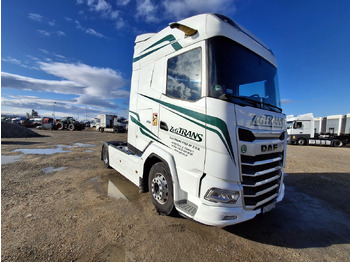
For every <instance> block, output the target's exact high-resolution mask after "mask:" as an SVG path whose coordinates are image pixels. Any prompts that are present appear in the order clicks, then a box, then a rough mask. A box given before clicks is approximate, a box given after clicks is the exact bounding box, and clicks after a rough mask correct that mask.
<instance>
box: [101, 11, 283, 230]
mask: <svg viewBox="0 0 350 262" xmlns="http://www.w3.org/2000/svg"><path fill="white" fill-rule="evenodd" d="M286 138H287V135H286V125H285V115H284V114H283V113H282V109H281V108H280V98H279V88H278V83H277V69H276V60H275V57H274V55H273V53H272V52H271V50H270V49H268V48H267V47H266V46H265V45H264V44H263V43H262V42H261V41H260V40H259V39H257V38H256V37H255V36H254V35H252V34H251V33H249V32H248V31H247V30H246V29H244V28H243V27H241V26H240V25H238V24H237V23H235V22H234V21H232V20H231V19H230V18H227V17H225V16H222V15H217V14H203V15H198V16H194V17H190V18H187V19H184V20H182V21H180V22H178V23H172V24H170V26H168V27H166V28H165V29H163V30H162V31H160V32H159V33H157V34H144V35H140V36H138V37H136V40H135V50H134V57H133V72H132V80H131V90H130V109H129V127H128V139H127V143H123V142H119V141H114V142H105V143H104V145H103V147H102V152H101V159H102V160H103V161H104V164H105V166H106V167H112V168H114V169H115V170H117V171H118V172H120V173H121V174H122V175H123V176H125V177H126V178H128V179H129V180H130V181H131V182H133V183H134V184H136V185H137V186H139V188H140V191H141V192H146V191H149V192H150V198H151V200H152V203H153V204H154V205H155V207H156V209H157V210H158V212H159V213H161V214H165V215H168V214H171V213H172V212H173V211H175V210H176V211H177V212H178V213H180V214H181V215H183V216H185V217H188V218H191V219H193V220H195V221H198V222H201V223H204V224H208V225H214V226H227V225H232V224H236V223H239V222H242V221H245V220H248V219H252V218H253V217H255V216H256V215H257V214H260V213H265V212H268V211H270V210H271V209H273V208H274V207H275V206H276V203H277V202H279V201H281V200H282V199H283V196H284V183H283V178H284V171H283V167H284V166H285V161H286V160H285V156H286Z"/></svg>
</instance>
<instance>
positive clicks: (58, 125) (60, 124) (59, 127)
mask: <svg viewBox="0 0 350 262" xmlns="http://www.w3.org/2000/svg"><path fill="white" fill-rule="evenodd" d="M63 127H64V125H63V123H62V122H58V123H57V129H58V130H63Z"/></svg>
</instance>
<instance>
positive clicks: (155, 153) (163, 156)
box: [140, 145, 179, 201]
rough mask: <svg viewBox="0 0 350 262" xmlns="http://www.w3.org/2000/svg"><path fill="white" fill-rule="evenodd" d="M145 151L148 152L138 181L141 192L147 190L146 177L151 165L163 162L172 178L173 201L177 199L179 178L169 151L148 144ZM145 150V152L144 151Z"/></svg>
mask: <svg viewBox="0 0 350 262" xmlns="http://www.w3.org/2000/svg"><path fill="white" fill-rule="evenodd" d="M146 152H150V153H149V154H148V155H147V156H145V154H144V156H145V158H146V160H145V161H144V165H143V174H142V182H141V183H140V188H141V187H142V191H143V192H147V191H148V190H149V188H148V177H149V172H150V170H151V168H152V166H153V165H154V164H156V163H159V162H163V163H165V164H166V165H167V166H168V169H169V172H170V175H171V177H172V180H173V189H174V201H177V200H178V192H179V180H178V176H177V171H176V164H175V159H174V157H173V155H172V154H171V153H169V152H168V151H166V150H164V149H162V148H159V147H157V146H154V145H153V146H152V145H151V146H149V147H148V148H147V150H146ZM146 152H145V153H146Z"/></svg>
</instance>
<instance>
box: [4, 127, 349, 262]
mask: <svg viewBox="0 0 350 262" xmlns="http://www.w3.org/2000/svg"><path fill="white" fill-rule="evenodd" d="M36 132H37V133H39V134H41V135H43V137H30V138H3V139H2V141H1V142H2V147H1V149H2V152H1V154H2V166H1V167H2V169H1V251H2V252H1V258H2V261H350V256H349V254H350V208H349V205H348V200H349V195H350V147H345V148H332V147H313V146H305V147H301V146H288V150H287V152H288V155H287V167H286V173H287V176H286V178H285V183H286V196H285V199H284V201H282V202H281V203H279V205H278V206H277V208H276V209H274V210H273V211H271V212H270V213H268V214H266V215H260V216H258V217H256V218H255V219H253V220H250V221H248V222H245V223H242V224H238V225H234V226H231V227H227V228H224V229H221V228H216V227H210V226H205V225H202V224H199V223H196V222H194V221H190V220H187V219H184V218H182V217H176V216H175V217H166V216H160V215H158V214H157V213H156V211H155V209H154V208H153V206H152V204H151V201H150V199H149V195H148V193H144V194H138V188H137V187H136V186H134V185H133V184H132V183H131V182H129V181H127V180H126V179H124V178H123V177H122V176H121V175H119V174H118V173H117V172H116V171H114V170H112V169H105V168H104V166H103V163H102V161H100V147H101V145H102V143H103V141H110V140H125V139H126V135H125V134H108V133H99V132H96V131H86V130H85V131H81V132H79V131H75V132H69V131H46V130H37V131H36ZM49 148H51V150H48V149H49ZM19 149H20V150H21V151H18V150H19ZM23 149H31V150H34V151H29V152H28V151H25V150H23ZM14 150H16V151H14ZM63 151H69V152H63ZM54 152H61V153H54ZM24 153H26V154H24ZM28 153H29V154H28ZM43 153H45V154H43ZM49 153H54V154H49ZM12 160H17V162H13V163H8V161H12ZM5 163H7V164H5ZM116 185H118V190H119V191H120V192H122V193H123V195H124V196H125V198H124V199H122V198H119V199H116V198H117V196H120V192H119V191H118V190H117V189H116ZM108 194H109V196H108Z"/></svg>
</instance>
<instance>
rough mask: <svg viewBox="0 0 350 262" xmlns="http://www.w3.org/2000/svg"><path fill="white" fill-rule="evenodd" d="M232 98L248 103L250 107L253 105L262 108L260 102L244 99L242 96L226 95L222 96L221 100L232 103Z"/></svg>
mask: <svg viewBox="0 0 350 262" xmlns="http://www.w3.org/2000/svg"><path fill="white" fill-rule="evenodd" d="M232 98H235V99H238V100H241V101H243V102H247V103H248V104H250V105H253V106H255V107H258V108H259V107H260V105H261V104H260V102H259V101H256V100H254V99H249V98H246V97H242V96H233V95H230V94H224V95H222V96H220V99H223V100H225V99H226V100H229V101H231V102H232Z"/></svg>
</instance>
